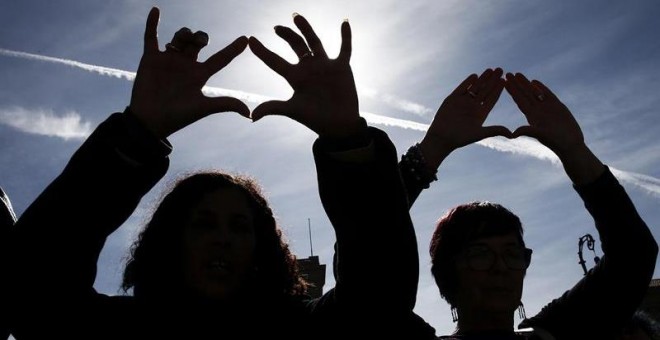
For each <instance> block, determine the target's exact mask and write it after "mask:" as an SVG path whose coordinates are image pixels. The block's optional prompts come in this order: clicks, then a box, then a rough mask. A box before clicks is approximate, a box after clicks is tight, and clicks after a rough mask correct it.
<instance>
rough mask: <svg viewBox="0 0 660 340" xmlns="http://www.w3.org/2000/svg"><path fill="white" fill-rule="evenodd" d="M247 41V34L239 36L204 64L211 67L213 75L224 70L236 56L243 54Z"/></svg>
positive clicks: (210, 70)
mask: <svg viewBox="0 0 660 340" xmlns="http://www.w3.org/2000/svg"><path fill="white" fill-rule="evenodd" d="M247 41H248V39H247V37H246V36H241V37H238V38H236V40H234V41H233V42H232V43H231V44H229V45H228V46H227V47H225V48H223V49H221V50H220V51H218V52H216V53H215V54H214V55H212V56H210V57H209V58H208V59H206V61H205V62H204V65H205V66H206V67H207V68H208V69H209V72H211V75H212V74H214V73H216V72H218V71H220V70H222V69H223V68H224V67H225V66H227V64H229V63H230V62H231V61H232V60H234V58H236V57H237V56H238V55H239V54H241V52H243V50H245V47H246V46H247Z"/></svg>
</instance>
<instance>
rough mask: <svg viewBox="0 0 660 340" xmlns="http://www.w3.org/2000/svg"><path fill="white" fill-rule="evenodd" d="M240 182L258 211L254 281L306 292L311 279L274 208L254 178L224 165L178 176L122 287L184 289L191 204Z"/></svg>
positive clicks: (266, 288)
mask: <svg viewBox="0 0 660 340" xmlns="http://www.w3.org/2000/svg"><path fill="white" fill-rule="evenodd" d="M224 188H236V189H238V190H240V192H242V193H243V194H245V197H246V198H247V201H248V205H249V207H250V210H251V211H252V213H253V214H254V225H255V237H256V242H257V247H256V254H255V258H256V268H258V270H257V271H256V276H255V277H254V279H253V280H252V282H251V284H250V286H252V287H254V288H255V289H257V290H258V291H257V292H255V294H259V295H265V296H282V295H290V296H302V295H304V294H305V293H306V289H307V283H306V282H305V281H304V279H303V278H302V276H301V275H300V274H299V271H298V265H297V262H296V257H295V256H294V255H293V254H292V253H291V251H290V250H289V246H288V244H287V243H286V242H285V240H284V237H283V235H282V231H281V229H280V228H279V226H278V225H277V222H276V221H275V217H274V216H273V211H272V209H271V208H270V206H269V205H268V202H267V201H266V198H265V197H264V195H263V193H262V190H261V187H260V186H259V185H258V184H257V182H256V181H255V180H253V179H252V178H250V177H247V176H243V175H233V174H228V173H224V172H221V171H204V172H198V173H193V174H191V175H187V176H184V177H183V178H181V179H179V180H177V181H176V182H175V183H174V185H173V186H172V187H171V189H170V190H169V192H167V193H166V194H165V196H164V197H163V198H162V200H161V202H160V204H159V205H158V206H157V208H156V210H155V212H154V213H153V215H152V216H151V220H150V221H149V222H148V223H147V224H146V225H145V227H144V229H143V230H142V231H141V233H140V235H139V236H138V238H137V239H136V240H135V242H134V243H133V245H132V246H131V249H130V255H129V257H128V259H127V261H126V267H125V269H124V277H123V282H122V289H123V290H124V292H128V291H129V290H130V289H133V295H134V296H136V297H155V298H157V297H162V296H167V295H172V294H177V292H181V291H182V289H183V287H184V285H183V274H182V267H183V259H182V249H183V245H182V242H181V234H182V233H183V227H184V225H185V223H186V221H187V219H188V218H189V216H190V214H191V213H192V210H193V209H194V208H195V206H196V205H197V204H198V203H199V202H200V201H201V200H202V198H203V197H204V196H205V195H206V194H209V193H211V192H213V191H216V190H218V189H224Z"/></svg>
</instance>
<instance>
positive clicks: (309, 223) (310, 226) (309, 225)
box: [307, 218, 314, 256]
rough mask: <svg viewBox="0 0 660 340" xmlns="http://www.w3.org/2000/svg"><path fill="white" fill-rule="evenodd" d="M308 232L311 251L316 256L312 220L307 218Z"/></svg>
mask: <svg viewBox="0 0 660 340" xmlns="http://www.w3.org/2000/svg"><path fill="white" fill-rule="evenodd" d="M307 231H309V249H310V251H311V253H312V256H314V244H312V219H310V218H307Z"/></svg>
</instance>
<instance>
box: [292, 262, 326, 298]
mask: <svg viewBox="0 0 660 340" xmlns="http://www.w3.org/2000/svg"><path fill="white" fill-rule="evenodd" d="M297 261H298V270H300V274H301V276H302V277H303V278H304V279H305V281H307V283H308V284H309V286H308V288H307V294H309V295H310V296H311V297H313V298H317V297H321V295H323V285H325V264H321V263H320V262H319V257H318V256H313V255H312V256H310V257H308V258H306V259H298V260H297Z"/></svg>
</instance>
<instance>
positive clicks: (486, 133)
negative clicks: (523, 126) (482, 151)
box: [481, 125, 513, 139]
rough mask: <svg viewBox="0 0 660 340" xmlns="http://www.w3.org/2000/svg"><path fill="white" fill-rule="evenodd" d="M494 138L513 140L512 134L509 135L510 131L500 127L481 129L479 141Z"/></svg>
mask: <svg viewBox="0 0 660 340" xmlns="http://www.w3.org/2000/svg"><path fill="white" fill-rule="evenodd" d="M496 136H502V137H506V138H513V134H512V133H511V130H509V129H507V128H506V127H504V126H501V125H493V126H484V127H483V128H482V129H481V139H486V138H488V137H496Z"/></svg>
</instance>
